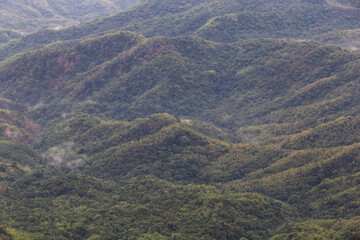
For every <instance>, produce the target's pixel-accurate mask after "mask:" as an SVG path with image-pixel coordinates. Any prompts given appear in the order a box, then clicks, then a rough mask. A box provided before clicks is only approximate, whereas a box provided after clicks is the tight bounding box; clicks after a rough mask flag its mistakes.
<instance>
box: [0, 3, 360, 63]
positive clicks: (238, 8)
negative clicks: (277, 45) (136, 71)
mask: <svg viewBox="0 0 360 240" xmlns="http://www.w3.org/2000/svg"><path fill="white" fill-rule="evenodd" d="M64 2H66V1H64ZM88 2H90V3H93V2H92V1H86V3H88ZM104 2H105V1H104ZM80 13H81V12H80ZM359 28H360V21H359V2H358V1H357V0H292V1H283V0H272V1H267V0H251V1H250V0H241V1H233V0H225V1H224V0H201V1H200V0H187V1H183V0H144V1H140V2H139V3H138V4H136V5H134V6H133V7H131V8H129V9H126V10H124V11H121V12H119V13H117V14H114V15H111V16H109V17H106V18H102V19H97V20H94V21H92V22H89V23H84V24H81V25H78V26H74V27H71V28H67V29H63V30H44V31H39V32H38V33H34V34H30V35H27V36H24V37H23V38H21V39H18V40H16V41H12V42H10V43H8V44H6V45H4V46H0V61H2V60H4V59H5V58H7V57H10V56H13V55H14V54H16V53H19V52H24V51H27V50H33V49H37V48H40V47H44V46H45V45H47V44H50V43H55V42H56V43H58V42H59V41H61V42H68V41H70V42H72V41H77V42H78V41H81V40H82V39H85V38H88V37H93V36H96V35H101V34H105V33H109V32H117V31H119V30H122V31H124V30H127V31H132V32H136V33H141V34H143V35H144V36H146V37H154V36H171V37H174V36H180V35H193V36H200V37H203V38H205V39H207V40H212V41H219V42H236V41H238V40H242V39H252V38H295V39H301V40H303V39H314V40H317V41H323V42H325V43H332V44H338V45H341V46H348V47H353V45H354V42H358V40H359V39H360V36H359V32H358V31H354V32H353V33H352V34H350V35H351V37H347V35H349V33H348V32H346V31H348V30H357V29H359ZM338 31H345V33H343V34H342V35H343V36H344V37H341V38H340V39H339V41H332V39H333V38H334V37H332V35H334V34H336V32H338ZM327 34H329V36H326V35H327ZM337 38H339V37H337ZM355 46H356V43H355Z"/></svg>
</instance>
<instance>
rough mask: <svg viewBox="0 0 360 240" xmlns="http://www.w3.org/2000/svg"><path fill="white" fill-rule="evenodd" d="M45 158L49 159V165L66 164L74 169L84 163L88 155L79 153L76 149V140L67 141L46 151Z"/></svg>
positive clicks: (58, 165)
mask: <svg viewBox="0 0 360 240" xmlns="http://www.w3.org/2000/svg"><path fill="white" fill-rule="evenodd" d="M44 158H45V159H46V160H47V165H49V166H54V167H60V166H66V167H68V168H72V169H73V168H77V167H79V166H81V165H82V164H83V162H84V160H85V159H86V155H85V154H78V153H77V152H76V151H75V143H74V142H65V143H62V144H61V145H57V146H54V147H52V148H50V149H49V150H48V151H46V152H45V154H44Z"/></svg>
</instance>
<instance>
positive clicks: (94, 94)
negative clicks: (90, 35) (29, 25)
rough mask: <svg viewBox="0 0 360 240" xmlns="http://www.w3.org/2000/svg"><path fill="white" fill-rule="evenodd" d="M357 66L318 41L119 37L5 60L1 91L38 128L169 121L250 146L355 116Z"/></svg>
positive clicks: (349, 54) (355, 58) (354, 57)
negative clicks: (219, 131) (102, 120)
mask: <svg viewBox="0 0 360 240" xmlns="http://www.w3.org/2000/svg"><path fill="white" fill-rule="evenodd" d="M359 59H360V55H359V54H358V53H357V52H355V51H346V50H343V49H340V48H338V47H331V46H326V45H321V44H318V43H314V42H298V41H290V40H251V41H250V40H249V41H243V42H239V43H237V44H233V45H224V44H215V43H212V42H208V41H204V40H201V39H196V38H190V37H177V38H166V37H155V38H150V39H146V38H144V37H143V36H141V35H136V34H132V33H129V32H119V33H115V34H109V35H105V36H103V37H98V38H94V39H91V40H88V41H85V42H83V43H81V44H77V45H75V46H73V47H71V48H64V49H60V50H59V49H52V48H45V49H42V50H38V51H34V52H30V53H26V54H23V55H18V56H17V57H16V58H12V59H9V60H8V61H6V62H3V63H2V64H1V65H0V85H1V94H2V96H4V97H7V98H10V99H14V100H15V99H18V100H20V101H22V102H23V103H26V104H31V105H29V106H28V107H29V108H30V109H31V108H32V109H33V110H32V111H31V114H32V115H33V116H36V118H37V119H38V120H39V121H40V122H41V121H47V120H49V119H53V118H55V117H60V116H61V115H62V114H68V113H71V112H87V113H91V114H93V113H96V114H97V115H104V116H109V117H112V118H117V119H121V120H132V119H134V118H137V117H144V116H146V115H149V114H153V113H163V112H167V113H170V114H173V115H176V116H181V117H188V118H195V119H199V120H203V121H209V122H212V123H215V124H216V125H218V126H220V127H224V128H228V129H232V131H235V132H236V133H237V134H239V135H238V138H241V137H242V136H244V137H245V138H247V139H248V140H246V141H254V142H255V141H257V140H256V139H257V138H258V137H260V138H261V135H266V136H267V138H268V137H271V136H273V137H274V136H281V135H286V134H293V133H298V132H300V131H302V130H305V129H307V128H309V127H315V126H317V125H318V124H321V123H325V122H328V121H334V120H336V119H337V118H338V117H340V116H343V115H348V113H351V115H353V116H356V115H358V114H359V113H360V109H359V105H358V102H359V101H360V99H358V94H356V92H357V89H358V88H359V86H358V85H359V80H360V79H359V76H360V74H359V71H358V69H359V67H358V66H359V64H360V60H359ZM324 89H326V90H324ZM34 106H36V107H35V108H34ZM276 124H280V125H276ZM254 125H257V130H256V131H257V133H255V132H256V131H253V133H255V134H252V133H251V130H250V129H247V127H250V126H254ZM280 128H281V129H280ZM277 129H278V130H277ZM245 132H246V133H247V134H245ZM247 135H249V136H247ZM256 135H260V136H258V137H257V136H256ZM245 138H244V139H245Z"/></svg>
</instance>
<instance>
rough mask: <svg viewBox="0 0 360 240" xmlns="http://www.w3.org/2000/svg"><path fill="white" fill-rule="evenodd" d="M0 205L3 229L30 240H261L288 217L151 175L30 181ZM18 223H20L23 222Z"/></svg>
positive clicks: (257, 203) (242, 198)
mask: <svg viewBox="0 0 360 240" xmlns="http://www.w3.org/2000/svg"><path fill="white" fill-rule="evenodd" d="M17 186H18V187H19V188H21V189H22V191H17V190H15V189H14V190H12V191H11V192H10V193H9V196H8V200H5V201H2V202H1V205H2V207H1V209H2V210H1V214H2V216H4V217H5V218H4V219H6V218H11V219H13V220H12V221H9V222H7V221H4V220H3V221H2V223H3V224H6V225H8V226H11V227H13V228H17V229H26V231H28V232H29V233H37V234H42V236H38V238H36V239H48V238H49V237H51V236H56V238H57V239H69V238H71V239H97V238H101V239H114V238H115V239H149V238H152V237H154V238H152V239H175V238H176V239H238V238H239V236H244V237H246V238H248V239H261V238H264V237H265V238H266V237H268V236H269V233H270V231H269V230H270V229H272V228H274V227H276V226H279V225H280V224H281V223H282V222H283V221H284V219H285V218H286V217H288V216H289V214H291V213H292V211H291V209H289V208H288V207H287V206H286V205H284V204H282V203H280V202H278V201H274V200H272V199H270V198H267V197H264V196H261V195H259V194H233V193H230V192H225V193H222V192H220V191H219V190H216V189H215V188H213V187H208V186H204V185H187V186H179V185H173V184H171V183H168V182H166V181H163V180H159V179H156V178H154V177H151V176H146V177H142V178H136V179H132V180H130V181H126V182H121V183H120V184H118V185H114V184H112V183H107V182H103V181H101V180H98V179H95V178H90V177H86V176H84V175H79V174H70V175H62V176H59V177H48V178H46V179H41V178H32V179H28V180H26V181H24V182H19V183H18V184H17ZM24 223H26V224H24Z"/></svg>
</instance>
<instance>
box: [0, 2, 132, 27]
mask: <svg viewBox="0 0 360 240" xmlns="http://www.w3.org/2000/svg"><path fill="white" fill-rule="evenodd" d="M136 2H137V0H109V1H91V0H90V1H68V0H61V1H58V0H57V1H54V0H47V1H41V0H35V1H25V0H14V1H6V0H5V1H1V2H0V29H1V28H4V29H12V30H15V31H17V32H20V33H23V34H28V33H33V32H36V31H38V30H41V29H44V28H45V29H62V28H65V27H68V26H70V25H74V24H78V23H80V22H85V21H89V20H92V19H95V18H99V17H104V16H107V15H110V14H113V13H116V12H118V11H120V10H122V9H125V8H127V7H129V6H131V5H133V4H135V3H136Z"/></svg>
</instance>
